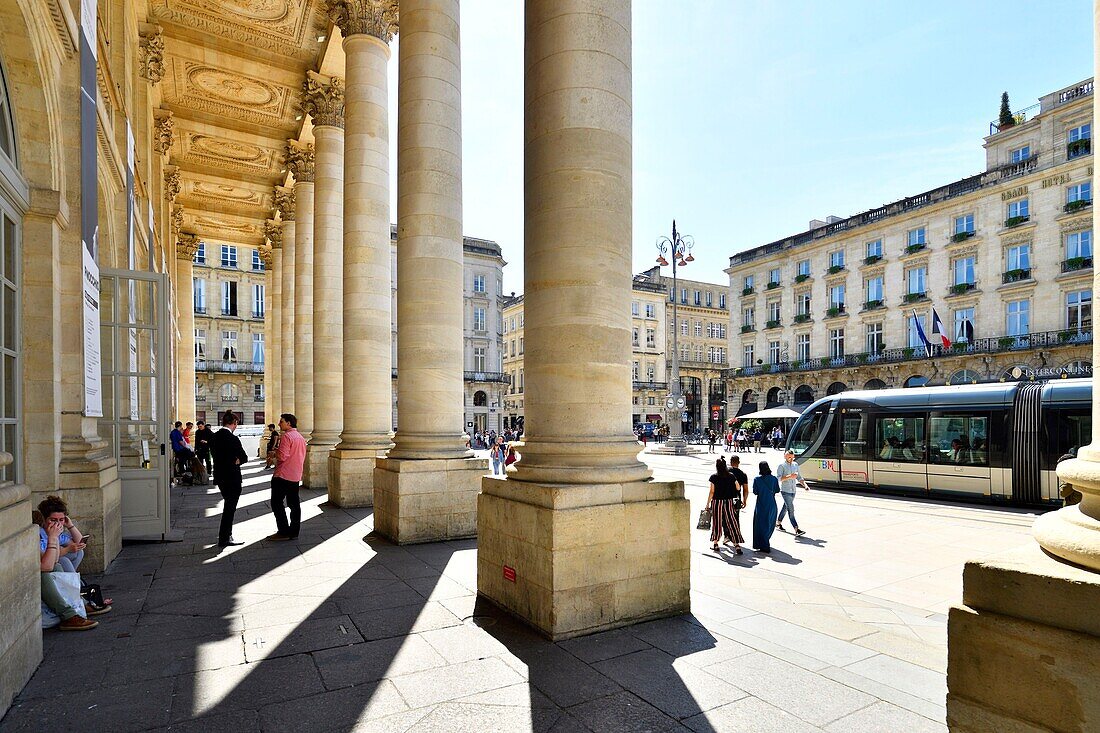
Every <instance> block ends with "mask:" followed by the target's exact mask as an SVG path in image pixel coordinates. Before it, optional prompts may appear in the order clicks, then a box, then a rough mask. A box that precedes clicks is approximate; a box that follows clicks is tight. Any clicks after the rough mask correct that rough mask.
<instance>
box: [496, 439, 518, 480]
mask: <svg viewBox="0 0 1100 733" xmlns="http://www.w3.org/2000/svg"><path fill="white" fill-rule="evenodd" d="M519 458H520V455H519V453H516V446H514V445H513V444H511V443H509V444H508V445H507V447H506V448H505V449H504V468H507V467H508V466H511V465H512V464H513V463H515V462H516V461H518V460H519ZM501 473H504V469H501Z"/></svg>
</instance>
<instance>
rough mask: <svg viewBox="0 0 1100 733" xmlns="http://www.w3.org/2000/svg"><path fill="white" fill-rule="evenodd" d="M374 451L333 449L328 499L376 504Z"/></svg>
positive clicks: (348, 504)
mask: <svg viewBox="0 0 1100 733" xmlns="http://www.w3.org/2000/svg"><path fill="white" fill-rule="evenodd" d="M377 460H378V454H377V453H376V452H374V451H358V450H356V451H351V450H334V451H332V454H331V456H330V459H329V464H328V470H329V476H328V500H329V501H330V502H332V503H333V504H335V505H336V506H341V507H349V508H350V507H369V506H374V467H375V462H376V461H377Z"/></svg>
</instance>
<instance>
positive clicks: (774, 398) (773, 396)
mask: <svg viewBox="0 0 1100 733" xmlns="http://www.w3.org/2000/svg"><path fill="white" fill-rule="evenodd" d="M782 394H783V390H781V389H779V387H772V388H771V389H769V390H768V399H767V400H766V401H765V407H766V406H768V405H777V404H779V403H780V401H781V399H780V396H781V395H782Z"/></svg>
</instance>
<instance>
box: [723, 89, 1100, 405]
mask: <svg viewBox="0 0 1100 733" xmlns="http://www.w3.org/2000/svg"><path fill="white" fill-rule="evenodd" d="M1093 96H1094V95H1093V81H1092V79H1086V80H1085V81H1082V82H1079V83H1076V84H1073V85H1070V86H1068V87H1065V88H1063V89H1059V90H1057V91H1054V92H1051V93H1049V94H1047V95H1044V96H1043V97H1042V99H1041V100H1040V101H1039V104H1037V105H1035V106H1034V107H1031V108H1028V109H1027V110H1025V111H1024V112H1022V113H1018V114H1017V115H1016V117H1015V118H1014V120H1013V122H1012V124H1004V125H1001V126H998V125H997V124H995V123H991V125H990V130H989V132H990V134H989V136H988V137H986V138H985V142H984V146H985V151H986V170H985V172H983V173H980V174H978V175H976V176H971V177H969V178H964V179H962V180H959V181H955V182H953V183H949V184H947V185H944V186H941V187H939V188H936V189H933V190H931V191H927V192H925V193H921V194H918V195H916V196H912V197H909V198H907V199H904V200H902V201H899V202H897V203H894V204H890V205H887V206H884V207H882V208H879V209H874V210H871V211H868V212H865V213H862V214H857V215H856V216H853V217H850V218H848V219H839V218H837V217H830V218H829V220H828V221H816V222H811V225H812V228H811V229H809V230H808V231H805V232H802V233H800V234H796V235H794V236H791V237H787V238H785V239H781V240H778V241H776V242H772V243H769V244H765V245H762V246H759V247H754V248H752V249H748V250H746V251H744V252H739V253H737V254H735V255H732V256H731V257H730V266H729V269H727V270H726V272H727V273H728V274H729V277H730V284H729V291H730V300H731V302H732V303H733V304H734V306H733V308H732V309H731V311H730V365H729V367H730V368H729V369H728V370H727V371H726V375H727V377H728V382H729V384H730V394H731V397H730V399H731V401H733V402H736V403H738V404H742V405H746V406H747V407H748V408H749V409H755V407H757V406H758V407H760V408H763V407H765V406H766V405H774V404H781V403H786V404H799V405H805V404H807V403H809V402H812V401H813V400H815V399H817V398H819V397H823V396H825V395H826V394H833V393H836V392H839V391H843V390H847V389H877V388H882V387H907V386H919V385H923V384H966V383H972V382H985V381H997V380H1019V379H1035V378H1052V377H1053V378H1058V377H1060V376H1061V375H1062V374H1066V375H1069V376H1090V375H1091V374H1092V340H1093V339H1092V334H1093V329H1092V299H1093V286H1092V281H1093V273H1094V270H1093V245H1092V238H1093V236H1094V229H1093V225H1092V201H1093V199H1092V185H1093V183H1092V179H1093V152H1092V124H1093V111H1092V108H1093ZM933 311H934V312H935V314H936V315H938V316H939V319H940V322H941V323H942V324H943V328H944V332H945V334H946V335H947V336H948V338H949V340H950V341H951V346H950V347H947V348H944V347H943V346H942V345H940V344H939V343H937V346H936V348H935V349H934V350H933V353H932V354H931V356H932V357H933V358H929V354H928V350H927V349H926V347H925V344H924V341H923V340H922V339H921V336H920V333H921V331H923V333H924V334H925V335H926V336H927V337H928V338H929V339H931V338H932V333H933ZM918 323H919V326H920V330H918V326H917V324H918Z"/></svg>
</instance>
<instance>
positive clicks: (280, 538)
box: [264, 532, 290, 542]
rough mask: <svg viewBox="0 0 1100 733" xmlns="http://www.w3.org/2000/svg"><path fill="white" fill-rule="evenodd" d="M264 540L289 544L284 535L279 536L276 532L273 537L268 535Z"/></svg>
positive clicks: (288, 539) (287, 538)
mask: <svg viewBox="0 0 1100 733" xmlns="http://www.w3.org/2000/svg"><path fill="white" fill-rule="evenodd" d="M264 539H266V540H269V541H271V542H289V541H290V538H289V537H287V536H286V535H285V534H279V533H278V532H276V533H275V534H273V535H268V536H267V537H265V538H264Z"/></svg>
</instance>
